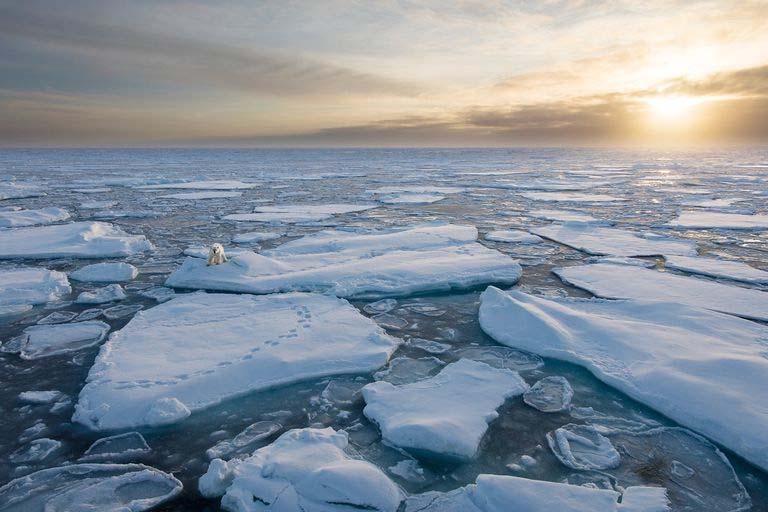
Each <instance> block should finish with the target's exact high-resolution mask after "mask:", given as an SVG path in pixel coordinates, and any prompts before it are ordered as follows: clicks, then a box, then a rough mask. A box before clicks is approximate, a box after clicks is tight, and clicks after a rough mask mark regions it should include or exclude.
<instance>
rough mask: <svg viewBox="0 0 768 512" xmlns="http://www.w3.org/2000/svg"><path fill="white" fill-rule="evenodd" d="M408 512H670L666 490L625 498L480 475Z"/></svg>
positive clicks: (428, 496)
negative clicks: (473, 481) (468, 482)
mask: <svg viewBox="0 0 768 512" xmlns="http://www.w3.org/2000/svg"><path fill="white" fill-rule="evenodd" d="M405 504H406V506H405V512H518V511H519V512H552V511H553V510H557V511H558V512H669V511H670V508H669V501H668V500H667V496H666V490H665V489H664V488H663V487H645V486H634V487H627V488H626V489H624V490H623V493H619V492H616V491H613V490H608V489H596V488H595V487H587V486H581V485H569V484H565V483H558V482H546V481H542V480H530V479H527V478H519V477H514V476H506V475H484V474H483V475H479V476H478V477H477V481H476V483H475V484H472V485H467V486H466V487H460V488H459V489H456V490H454V491H451V492H445V493H443V492H428V493H424V494H417V495H414V496H409V497H408V499H407V500H406V503H405Z"/></svg>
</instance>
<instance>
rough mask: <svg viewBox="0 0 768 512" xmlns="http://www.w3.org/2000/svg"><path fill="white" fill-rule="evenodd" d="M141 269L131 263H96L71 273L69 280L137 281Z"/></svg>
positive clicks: (94, 281) (96, 281)
mask: <svg viewBox="0 0 768 512" xmlns="http://www.w3.org/2000/svg"><path fill="white" fill-rule="evenodd" d="M137 275H139V269H137V268H136V267H134V266H133V265H131V264H130V263H124V262H116V263H95V264H93V265H86V266H84V267H81V268H79V269H77V270H75V271H74V272H70V273H69V278H70V279H74V280H75V281H86V282H93V283H120V282H124V281H130V280H132V279H135V278H136V276H137Z"/></svg>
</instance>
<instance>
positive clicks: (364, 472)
mask: <svg viewBox="0 0 768 512" xmlns="http://www.w3.org/2000/svg"><path fill="white" fill-rule="evenodd" d="M347 445H348V438H347V434H346V432H344V431H339V432H335V431H334V430H333V429H331V428H326V429H312V428H305V429H296V430H290V431H288V432H286V433H285V434H283V435H282V436H280V437H279V438H278V439H277V440H276V441H275V442H273V443H272V444H270V445H268V446H265V447H264V448H260V449H259V450H256V452H254V453H253V455H251V456H250V457H248V458H247V459H244V460H233V461H230V462H224V461H223V460H221V459H214V460H213V461H212V462H211V464H210V466H209V468H208V472H207V473H206V474H205V475H203V476H202V477H201V478H200V483H199V488H200V492H201V493H202V494H203V495H204V496H206V497H210V498H213V497H217V496H222V499H221V507H222V509H224V510H227V511H230V512H258V511H268V510H271V511H275V512H279V511H284V512H292V511H299V510H316V511H321V510H322V511H323V512H342V511H345V510H369V511H371V512H395V511H396V510H397V509H398V507H399V506H400V503H401V501H402V500H403V497H404V495H403V492H402V491H401V490H400V489H399V488H398V487H397V486H396V485H395V484H394V483H393V482H392V481H391V480H390V479H389V478H388V477H387V476H386V475H385V474H384V473H383V472H382V471H381V470H380V469H379V468H377V467H376V466H374V465H373V464H371V463H369V462H366V461H363V460H359V459H355V458H352V457H350V456H349V455H348V454H347V452H346V451H345V449H346V448H347Z"/></svg>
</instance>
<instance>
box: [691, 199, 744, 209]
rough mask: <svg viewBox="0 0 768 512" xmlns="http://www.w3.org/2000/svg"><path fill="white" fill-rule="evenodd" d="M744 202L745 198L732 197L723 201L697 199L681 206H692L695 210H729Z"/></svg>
mask: <svg viewBox="0 0 768 512" xmlns="http://www.w3.org/2000/svg"><path fill="white" fill-rule="evenodd" d="M742 201H744V199H743V198H738V197H731V198H721V199H695V200H687V201H683V202H681V203H680V204H681V205H682V206H690V207H693V208H727V207H729V206H731V205H733V204H735V203H740V202H742Z"/></svg>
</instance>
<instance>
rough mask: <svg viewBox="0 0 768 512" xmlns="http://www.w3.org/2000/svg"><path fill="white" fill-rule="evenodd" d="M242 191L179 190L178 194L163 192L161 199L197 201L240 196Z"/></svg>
mask: <svg viewBox="0 0 768 512" xmlns="http://www.w3.org/2000/svg"><path fill="white" fill-rule="evenodd" d="M241 195H243V193H242V192H214V191H210V192H180V193H178V194H165V195H162V196H158V197H161V198H163V199H186V200H191V201H199V200H201V199H226V198H229V197H240V196H241Z"/></svg>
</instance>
